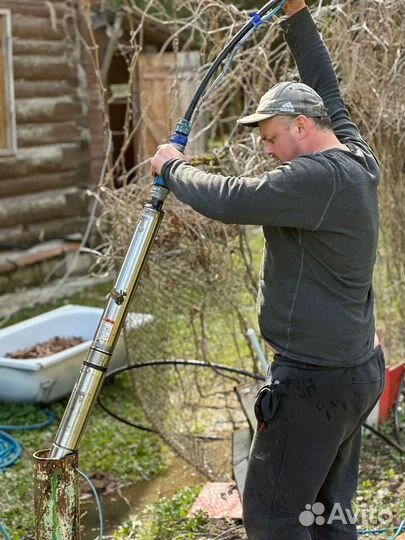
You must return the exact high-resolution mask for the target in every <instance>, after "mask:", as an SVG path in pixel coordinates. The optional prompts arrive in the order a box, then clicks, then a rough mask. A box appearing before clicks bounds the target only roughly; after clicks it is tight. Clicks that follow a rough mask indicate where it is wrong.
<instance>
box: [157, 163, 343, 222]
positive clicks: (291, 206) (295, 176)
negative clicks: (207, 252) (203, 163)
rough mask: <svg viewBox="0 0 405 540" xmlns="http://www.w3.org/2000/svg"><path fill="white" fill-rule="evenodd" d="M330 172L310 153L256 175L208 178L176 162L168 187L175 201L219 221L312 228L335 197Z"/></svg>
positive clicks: (334, 173) (334, 174) (328, 165)
mask: <svg viewBox="0 0 405 540" xmlns="http://www.w3.org/2000/svg"><path fill="white" fill-rule="evenodd" d="M334 169H335V167H334V165H333V163H332V162H330V160H327V159H323V158H319V156H318V158H317V157H316V155H313V154H308V155H305V156H301V157H299V158H297V159H295V160H293V161H292V162H288V163H285V164H283V165H280V166H279V167H277V168H276V169H274V170H273V171H271V172H268V173H266V174H264V175H262V176H259V177H243V176H242V177H234V176H223V175H218V174H210V173H206V172H204V171H201V170H200V169H197V168H196V167H193V166H191V165H189V164H186V163H180V164H178V165H177V167H176V168H175V170H174V171H172V173H171V174H170V175H168V177H167V185H168V187H169V189H170V190H171V191H172V192H173V193H174V195H175V196H176V197H177V198H178V199H179V200H180V201H182V202H184V203H186V204H188V205H190V206H191V207H192V208H193V209H194V210H196V211H197V212H199V213H200V214H202V215H204V216H206V217H208V218H211V219H216V220H218V221H222V222H223V223H235V224H241V225H262V226H279V227H294V228H300V229H308V230H316V229H318V228H319V227H320V226H321V224H322V221H323V218H324V216H325V214H326V212H327V210H328V207H329V205H330V204H331V202H332V200H333V198H334V196H335V193H336V177H337V174H338V171H337V170H334Z"/></svg>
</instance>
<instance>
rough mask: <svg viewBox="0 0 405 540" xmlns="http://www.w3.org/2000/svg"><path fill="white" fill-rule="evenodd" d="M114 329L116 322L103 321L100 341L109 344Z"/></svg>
mask: <svg viewBox="0 0 405 540" xmlns="http://www.w3.org/2000/svg"><path fill="white" fill-rule="evenodd" d="M113 328H114V321H110V320H109V319H103V320H102V322H101V325H100V331H99V333H98V339H99V340H100V341H104V342H107V341H108V340H109V339H110V335H111V332H112V330H113Z"/></svg>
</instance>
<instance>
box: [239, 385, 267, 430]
mask: <svg viewBox="0 0 405 540" xmlns="http://www.w3.org/2000/svg"><path fill="white" fill-rule="evenodd" d="M262 385H263V382H261V381H255V382H253V383H248V384H245V385H243V386H238V388H236V389H235V392H236V395H237V398H238V400H239V403H240V404H241V407H242V410H243V412H244V414H245V416H246V418H247V421H248V422H249V426H250V428H251V430H252V432H254V431H255V429H256V425H257V420H256V416H255V413H254V403H255V400H256V395H257V392H258V391H259V388H260V387H261V386H262Z"/></svg>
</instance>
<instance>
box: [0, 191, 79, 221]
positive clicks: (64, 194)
mask: <svg viewBox="0 0 405 540" xmlns="http://www.w3.org/2000/svg"><path fill="white" fill-rule="evenodd" d="M86 208H87V197H86V195H85V192H84V191H83V190H81V189H78V188H75V187H72V188H67V189H60V190H55V191H42V192H41V193H34V194H30V195H22V196H19V197H8V198H6V199H3V200H2V201H1V206H0V228H7V227H12V226H16V225H24V224H30V223H35V222H39V221H45V220H51V219H57V218H60V219H63V218H65V217H71V216H75V215H83V214H85V213H86Z"/></svg>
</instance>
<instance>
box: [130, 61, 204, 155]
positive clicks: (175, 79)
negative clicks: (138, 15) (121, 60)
mask: <svg viewBox="0 0 405 540" xmlns="http://www.w3.org/2000/svg"><path fill="white" fill-rule="evenodd" d="M199 58H200V55H199V53H198V51H190V52H180V53H177V54H175V53H164V54H157V53H144V54H142V55H141V56H140V59H139V64H138V80H137V88H136V93H137V96H138V106H139V114H140V116H141V125H140V130H139V136H138V138H137V146H138V162H141V161H143V160H145V159H147V158H148V157H151V156H152V155H153V154H154V153H155V151H156V147H157V145H159V144H162V143H164V142H168V140H169V138H170V135H171V133H172V131H173V129H174V128H175V126H176V123H177V122H178V120H179V119H180V118H181V117H182V116H183V115H184V113H185V112H186V109H187V107H188V105H189V103H190V101H191V98H192V96H193V94H194V91H195V89H196V87H197V83H198V81H197V77H196V72H197V68H198V65H199ZM136 121H137V119H136V118H135V123H136ZM187 149H188V151H189V152H190V153H199V152H203V151H204V149H205V141H204V137H203V136H201V137H199V138H198V140H196V141H193V142H192V143H190V144H189V145H188V147H187Z"/></svg>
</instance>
